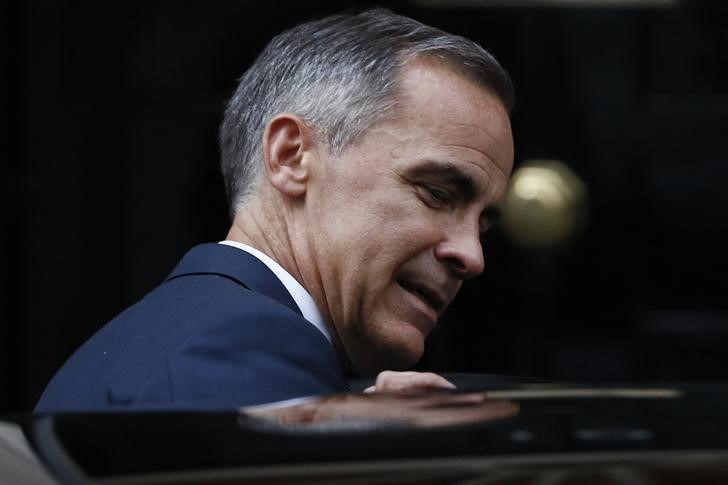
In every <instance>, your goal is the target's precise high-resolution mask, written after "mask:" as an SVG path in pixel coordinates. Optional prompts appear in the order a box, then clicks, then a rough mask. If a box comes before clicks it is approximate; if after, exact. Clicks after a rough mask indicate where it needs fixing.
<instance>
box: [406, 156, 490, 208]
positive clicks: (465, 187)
mask: <svg viewBox="0 0 728 485" xmlns="http://www.w3.org/2000/svg"><path fill="white" fill-rule="evenodd" d="M410 175H411V176H414V177H425V176H426V177H436V178H437V179H438V180H440V181H443V182H445V183H447V184H449V185H452V186H454V187H455V188H457V189H458V191H459V192H460V194H461V195H462V197H463V198H464V199H465V200H470V199H472V198H473V197H475V194H476V193H477V185H476V183H475V180H473V178H472V177H471V176H470V175H468V174H467V173H465V172H464V171H463V170H462V169H461V168H459V167H457V166H455V165H453V164H452V163H449V162H438V161H435V160H424V161H423V162H422V163H421V164H419V165H417V166H416V167H413V168H412V169H411V170H410Z"/></svg>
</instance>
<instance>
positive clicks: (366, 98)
mask: <svg viewBox="0 0 728 485" xmlns="http://www.w3.org/2000/svg"><path fill="white" fill-rule="evenodd" d="M422 56H427V57H432V58H435V59H439V60H441V61H443V62H445V63H446V64H448V65H449V66H451V67H452V68H454V69H456V70H458V71H459V72H462V73H463V74H464V75H467V76H468V77H470V78H472V79H474V80H475V81H476V82H479V83H480V84H482V85H483V86H485V87H486V88H488V89H490V90H491V91H492V92H493V93H495V94H496V95H497V96H498V97H499V98H500V99H501V101H502V102H503V104H504V106H505V107H506V109H507V110H509V111H510V109H511V107H512V106H513V102H514V94H513V85H512V83H511V79H510V77H509V76H508V73H506V71H505V70H504V69H503V68H502V67H501V65H500V64H499V63H498V61H496V60H495V58H494V57H493V56H492V55H491V54H489V53H488V52H487V51H486V50H485V49H483V48H482V47H481V46H479V45H478V44H476V43H475V42H473V41H471V40H469V39H466V38H464V37H460V36H457V35H452V34H448V33H446V32H443V31H441V30H439V29H436V28H433V27H429V26H427V25H424V24H421V23H420V22H417V21H415V20H413V19H410V18H407V17H403V16H401V15H396V14H394V13H392V12H390V11H389V10H385V9H381V8H377V9H372V10H367V11H364V12H362V13H359V14H341V15H334V16H330V17H326V18H324V19H321V20H315V21H312V22H307V23H304V24H301V25H298V26H296V27H294V28H292V29H290V30H287V31H285V32H283V33H281V34H279V35H278V36H276V37H275V38H273V40H271V41H270V43H269V44H268V45H267V46H266V47H265V49H263V52H261V54H260V55H259V56H258V58H257V59H256V60H255V62H254V63H253V65H252V66H251V67H250V68H249V69H248V70H247V71H246V72H245V73H244V74H243V76H242V77H241V78H240V82H239V84H238V87H237V89H236V90H235V93H234V94H233V96H232V98H231V99H230V101H229V102H228V106H227V109H226V110H225V117H224V119H223V122H222V125H221V127H220V151H221V156H222V158H221V168H222V174H223V179H224V181H225V189H226V192H227V196H228V200H229V203H230V211H231V213H232V214H234V213H235V211H236V210H237V209H238V208H239V207H241V206H242V205H243V204H244V203H245V202H246V201H247V200H248V198H249V197H250V195H251V194H253V193H254V191H255V187H256V183H257V181H258V178H259V177H258V176H259V174H260V172H261V170H262V167H263V160H262V156H263V150H262V137H263V132H264V130H265V126H266V124H267V123H268V121H269V120H270V119H271V118H272V117H273V116H275V115H276V114H278V113H283V112H290V113H295V114H296V115H298V116H300V117H301V119H302V120H303V121H304V122H306V124H308V125H310V126H312V127H313V128H314V129H315V130H316V131H317V133H318V134H319V135H321V136H322V137H323V139H324V140H325V141H326V142H327V144H328V149H329V151H330V152H331V153H333V154H335V155H341V153H343V151H344V150H345V149H346V148H347V147H349V146H350V145H351V144H353V143H354V142H355V141H356V140H357V139H358V138H359V137H360V136H361V135H362V134H363V133H364V132H365V131H366V130H367V129H368V128H369V127H371V126H372V125H373V124H374V123H376V122H378V121H381V120H383V119H385V117H386V116H388V115H389V114H390V112H391V111H392V109H393V108H394V106H395V105H396V91H397V85H398V80H399V77H400V76H399V75H400V73H401V70H402V67H403V66H404V65H405V64H406V63H407V62H409V61H411V60H412V59H414V58H417V57H422Z"/></svg>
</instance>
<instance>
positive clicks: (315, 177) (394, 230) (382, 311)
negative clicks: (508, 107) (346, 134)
mask: <svg viewBox="0 0 728 485" xmlns="http://www.w3.org/2000/svg"><path fill="white" fill-rule="evenodd" d="M401 81H402V82H401V91H400V95H399V98H398V99H399V102H400V104H399V106H398V107H397V108H396V111H395V115H394V117H393V119H390V120H388V121H385V122H382V123H379V124H376V125H375V126H373V127H372V128H371V129H370V130H368V131H367V133H366V134H365V135H364V136H363V137H362V138H361V139H360V140H359V141H358V142H357V143H356V144H354V145H353V146H351V147H350V148H348V149H347V150H346V151H345V152H344V153H343V155H342V156H340V157H337V156H333V155H331V154H328V153H327V151H326V150H321V151H320V152H319V153H318V157H319V160H320V163H317V164H316V167H315V168H314V171H313V172H312V175H311V180H310V182H309V186H308V189H307V193H306V201H305V214H306V215H305V224H306V228H305V231H306V233H307V234H306V239H307V240H306V242H305V244H306V245H307V246H308V251H307V252H308V254H310V255H311V258H312V261H310V262H309V264H311V265H312V266H313V267H314V268H315V271H314V274H315V276H314V279H315V281H307V282H305V284H306V286H307V287H309V288H310V289H312V290H313V291H312V293H313V295H314V299H316V302H317V304H318V306H319V308H320V309H321V311H322V313H323V314H324V318H325V319H326V320H327V321H328V322H329V325H330V327H331V329H332V333H333V334H334V340H335V341H336V344H337V346H338V348H339V351H340V352H342V351H343V353H344V354H345V356H346V358H348V360H349V361H350V362H351V364H352V367H353V369H354V370H355V371H357V372H359V373H364V374H366V373H373V372H377V371H379V370H382V369H386V368H391V369H397V368H405V367H409V366H411V365H413V364H415V363H416V362H417V361H418V360H419V358H420V357H421V356H422V353H423V351H424V340H425V337H426V336H427V335H428V334H429V333H430V331H431V330H432V329H433V327H434V326H435V324H436V323H437V319H438V317H439V315H440V314H441V313H442V312H443V311H444V310H445V308H446V307H447V306H448V304H449V303H450V302H451V301H452V299H453V298H454V297H455V295H456V293H457V292H458V290H459V289H460V286H461V284H462V282H463V280H465V279H468V278H472V277H474V276H477V275H478V274H480V273H481V272H482V271H483V251H482V247H481V243H480V237H481V235H482V233H483V232H484V231H485V230H486V229H487V228H488V225H489V222H490V221H489V220H488V215H489V214H490V213H491V209H492V208H493V207H495V206H496V205H497V204H498V202H499V201H500V199H501V198H502V197H503V195H504V192H505V187H506V182H507V179H508V176H509V174H510V171H511V167H512V161H513V142H512V137H511V129H510V122H509V119H508V114H507V113H506V111H505V109H504V107H503V106H502V104H501V102H500V101H499V100H498V98H497V97H496V96H494V95H492V94H491V93H489V92H488V91H486V90H484V89H483V88H482V87H481V86H479V85H477V84H475V83H474V82H472V81H470V80H469V79H467V78H464V77H462V76H461V75H459V74H457V73H455V72H454V71H452V70H450V69H448V68H446V67H443V66H441V65H439V64H434V63H432V62H429V63H427V62H424V61H418V62H414V63H411V64H410V65H408V66H407V67H406V68H405V70H404V71H403V73H402V80H401Z"/></svg>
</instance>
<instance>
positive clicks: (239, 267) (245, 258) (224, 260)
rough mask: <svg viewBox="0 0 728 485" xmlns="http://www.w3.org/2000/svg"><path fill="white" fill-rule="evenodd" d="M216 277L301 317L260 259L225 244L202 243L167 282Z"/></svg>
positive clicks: (190, 252) (285, 291)
mask: <svg viewBox="0 0 728 485" xmlns="http://www.w3.org/2000/svg"><path fill="white" fill-rule="evenodd" d="M195 274H217V275H220V276H224V277H226V278H230V279H232V280H234V281H236V282H238V283H239V284H241V285H243V286H244V287H246V288H248V289H250V290H252V291H255V292H257V293H262V294H263V295H266V296H268V297H270V298H273V299H274V300H276V301H277V302H278V303H281V304H283V305H285V306H287V307H288V308H290V309H291V310H293V311H295V312H296V313H298V314H299V315H301V310H300V309H299V308H298V305H296V302H295V301H294V300H293V297H291V295H290V293H288V290H286V287H285V286H284V285H283V283H281V281H280V280H279V279H278V277H276V275H275V274H274V273H273V272H272V271H271V270H270V269H269V268H268V267H267V266H266V265H265V264H264V263H263V262H262V261H260V260H259V259H258V258H256V257H255V256H253V255H251V254H249V253H247V252H245V251H243V250H242V249H238V248H235V247H231V246H227V245H225V244H215V243H208V244H200V245H199V246H195V247H194V248H192V249H191V250H190V251H189V252H188V253H187V254H185V256H184V257H183V258H182V260H181V261H180V262H179V264H178V265H177V267H176V268H175V269H174V270H173V271H172V274H170V275H169V277H168V278H167V281H169V280H172V279H174V278H179V277H180V276H185V275H195Z"/></svg>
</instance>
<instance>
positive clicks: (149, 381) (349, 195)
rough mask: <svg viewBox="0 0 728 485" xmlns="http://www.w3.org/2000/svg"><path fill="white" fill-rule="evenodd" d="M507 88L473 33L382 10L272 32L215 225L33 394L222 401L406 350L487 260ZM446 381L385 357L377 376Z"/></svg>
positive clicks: (228, 128)
mask: <svg viewBox="0 0 728 485" xmlns="http://www.w3.org/2000/svg"><path fill="white" fill-rule="evenodd" d="M511 103H512V88H511V83H510V80H509V78H508V75H507V74H506V73H505V71H504V70H503V69H502V68H501V67H500V65H499V64H498V63H497V62H496V61H495V60H494V59H493V58H492V57H491V56H490V54H488V53H487V52H486V51H485V50H483V49H482V48H481V47H479V46H478V45H476V44H474V43H473V42H471V41H469V40H467V39H464V38H461V37H457V36H453V35H449V34H446V33H444V32H442V31H439V30H437V29H433V28H431V27H428V26H425V25H422V24H420V23H418V22H416V21H414V20H411V19H408V18H405V17H401V16H397V15H395V14H393V13H391V12H389V11H386V10H380V9H377V10H370V11H367V12H363V13H361V14H359V15H337V16H333V17H328V18H325V19H323V20H319V21H314V22H309V23H306V24H303V25H300V26H298V27H295V28H293V29H291V30H289V31H287V32H284V33H282V34H280V35H279V36H277V37H276V38H275V39H273V40H272V41H271V42H270V44H269V45H268V46H267V47H266V48H265V49H264V51H263V52H262V53H261V55H260V56H259V57H258V59H257V60H256V61H255V63H254V64H253V66H252V67H251V68H250V69H249V70H248V71H247V72H246V73H245V74H244V75H243V77H242V78H241V80H240V84H239V86H238V88H237V90H236V91H235V93H234V95H233V97H232V99H231V100H230V102H229V105H228V108H227V110H226V113H225V119H224V121H223V123H222V127H221V134H220V140H221V152H222V171H223V175H224V178H225V183H226V189H227V192H228V196H229V199H230V206H231V212H232V214H233V222H232V226H231V228H230V231H229V233H228V236H227V240H226V241H223V242H222V243H220V244H207V245H202V246H198V247H196V248H194V249H192V250H191V251H190V252H189V253H188V254H187V255H186V256H185V257H184V258H183V260H182V261H181V262H180V264H179V265H178V266H177V268H176V269H175V270H174V271H173V272H172V274H171V275H170V277H169V278H168V279H167V280H166V281H165V282H164V283H163V284H162V285H161V286H160V287H158V288H157V289H155V290H154V291H152V292H151V293H150V294H149V295H147V296H146V297H145V298H144V299H142V300H141V301H140V302H138V303H137V304H136V305H134V306H132V307H131V308H129V309H128V310H126V311H125V312H123V313H122V314H121V315H119V316H118V317H117V318H115V319H114V320H112V321H111V322H110V323H109V324H107V325H106V326H105V327H104V328H102V329H101V330H100V331H99V332H98V333H97V334H96V335H94V336H93V337H92V338H91V339H90V340H89V341H88V342H87V343H86V344H84V346H82V347H81V348H80V349H79V350H78V351H77V352H76V353H75V354H74V355H73V356H72V357H71V359H70V360H69V361H68V362H67V363H66V365H65V366H64V367H63V368H62V369H61V370H60V371H59V373H58V374H57V375H56V376H55V377H54V379H53V380H52V381H51V383H50V384H49V386H48V388H47V389H46V391H45V393H44V394H43V396H42V398H41V400H40V402H39V403H38V406H37V408H36V411H64V410H108V409H155V408H165V409H168V408H177V409H218V408H230V407H236V406H241V405H249V404H258V403H265V402H272V401H277V400H282V399H287V398H293V397H300V396H307V395H316V394H327V393H334V392H341V391H344V390H345V389H346V388H347V385H346V381H345V377H344V376H345V375H347V374H352V373H353V374H359V375H375V374H376V373H378V372H380V371H383V370H385V369H404V368H407V367H410V366H412V365H413V364H415V363H416V362H417V360H418V359H419V358H420V357H421V355H422V352H423V349H424V340H425V337H426V336H427V334H428V333H429V332H430V331H431V330H432V329H433V327H434V326H435V325H436V323H437V319H438V316H439V315H440V314H441V313H442V312H443V311H444V310H445V308H446V307H447V306H448V304H449V303H450V302H451V301H452V299H453V298H454V297H455V295H456V293H457V291H458V290H459V288H460V286H461V284H462V282H463V281H464V280H466V279H468V278H471V277H473V276H476V275H478V274H480V272H481V271H482V270H483V253H482V248H481V244H480V239H479V238H480V236H481V235H482V233H483V232H484V231H485V230H487V228H488V226H489V224H490V223H491V217H492V214H493V212H494V211H495V209H496V207H497V205H498V203H499V201H500V199H501V198H502V197H503V195H504V191H505V187H506V181H507V178H508V176H509V174H510V171H511V166H512V159H513V144H512V138H511V130H510V123H509V118H508V110H509V108H510V105H511ZM449 386H450V384H449V383H448V382H447V381H445V380H444V379H442V378H441V377H439V376H436V375H434V374H419V373H393V372H383V373H381V374H379V377H378V379H377V383H376V385H375V387H374V388H373V390H395V389H412V388H427V387H449Z"/></svg>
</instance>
